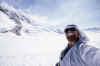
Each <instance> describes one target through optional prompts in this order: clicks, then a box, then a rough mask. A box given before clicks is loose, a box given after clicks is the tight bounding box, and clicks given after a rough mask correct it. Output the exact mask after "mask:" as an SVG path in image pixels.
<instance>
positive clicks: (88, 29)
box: [85, 27, 100, 32]
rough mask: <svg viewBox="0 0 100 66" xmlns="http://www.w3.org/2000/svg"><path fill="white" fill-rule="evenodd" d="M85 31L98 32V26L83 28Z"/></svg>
mask: <svg viewBox="0 0 100 66" xmlns="http://www.w3.org/2000/svg"><path fill="white" fill-rule="evenodd" d="M85 30H86V31H93V32H100V27H91V28H87V29H85Z"/></svg>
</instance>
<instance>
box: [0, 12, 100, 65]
mask: <svg viewBox="0 0 100 66" xmlns="http://www.w3.org/2000/svg"><path fill="white" fill-rule="evenodd" d="M19 14H20V13H19ZM25 16H27V14H25ZM9 17H10V16H7V15H6V14H4V13H2V12H1V11H0V66H54V65H55V63H56V62H57V61H58V60H59V55H60V52H61V51H62V50H63V49H64V48H65V47H66V45H67V40H66V38H65V35H64V34H63V33H62V34H59V33H57V32H55V31H50V30H49V28H47V26H49V25H48V24H45V22H46V21H45V20H46V19H47V17H36V18H35V16H33V17H32V16H30V17H31V18H29V20H30V21H31V19H32V18H34V19H32V20H33V21H35V22H33V23H28V22H26V21H20V22H22V25H21V26H22V29H21V31H20V33H21V35H20V36H17V35H16V34H14V33H13V32H10V31H9V32H6V31H7V30H11V29H13V28H14V27H15V26H16V24H15V22H14V20H12V19H10V18H9ZM28 17H29V16H28ZM35 19H36V20H35ZM39 19H40V20H39ZM39 21H40V22H39ZM43 22H44V23H43ZM58 30H59V29H58ZM5 32H6V33H5ZM84 32H85V33H86V34H87V36H88V37H89V39H90V43H89V44H90V45H93V46H95V47H98V48H100V45H99V44H100V41H99V39H100V37H99V36H100V32H92V31H84Z"/></svg>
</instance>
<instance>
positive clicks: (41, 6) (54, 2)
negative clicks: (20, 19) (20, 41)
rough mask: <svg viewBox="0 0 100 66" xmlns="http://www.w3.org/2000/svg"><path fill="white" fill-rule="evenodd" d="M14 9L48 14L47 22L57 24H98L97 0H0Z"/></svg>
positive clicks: (83, 25)
mask: <svg viewBox="0 0 100 66" xmlns="http://www.w3.org/2000/svg"><path fill="white" fill-rule="evenodd" d="M0 2H6V3H8V4H10V5H12V6H13V7H15V8H16V9H22V10H24V11H29V12H31V13H32V14H33V15H38V16H48V20H49V22H50V21H51V23H54V22H56V23H57V22H58V23H59V26H63V25H66V24H78V25H79V26H80V27H87V26H89V27H90V26H98V25H100V22H99V21H100V15H99V14H100V5H99V4H100V1H99V0H0Z"/></svg>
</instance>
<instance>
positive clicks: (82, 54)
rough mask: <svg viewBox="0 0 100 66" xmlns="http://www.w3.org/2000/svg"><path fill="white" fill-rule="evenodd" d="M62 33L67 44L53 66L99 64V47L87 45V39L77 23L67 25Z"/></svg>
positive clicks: (98, 65) (91, 65)
mask: <svg viewBox="0 0 100 66" xmlns="http://www.w3.org/2000/svg"><path fill="white" fill-rule="evenodd" d="M64 33H65V36H66V39H67V40H68V45H67V47H66V48H65V49H64V50H63V51H62V52H61V56H60V60H59V62H58V63H56V65H55V66H100V49H99V48H95V47H93V46H90V45H89V39H88V38H87V37H86V35H85V34H84V33H83V32H82V31H81V30H80V29H78V26H77V25H74V24H71V25H67V27H66V28H65V30H64Z"/></svg>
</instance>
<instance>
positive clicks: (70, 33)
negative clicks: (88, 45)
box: [66, 28, 79, 42]
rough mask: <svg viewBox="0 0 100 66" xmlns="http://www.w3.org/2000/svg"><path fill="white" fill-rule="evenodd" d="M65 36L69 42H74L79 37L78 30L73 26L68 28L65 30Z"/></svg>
mask: <svg viewBox="0 0 100 66" xmlns="http://www.w3.org/2000/svg"><path fill="white" fill-rule="evenodd" d="M66 38H67V40H68V41H69V42H73V41H74V42H75V41H77V40H78V39H79V32H78V31H77V30H76V29H75V28H70V29H68V30H67V31H66Z"/></svg>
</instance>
